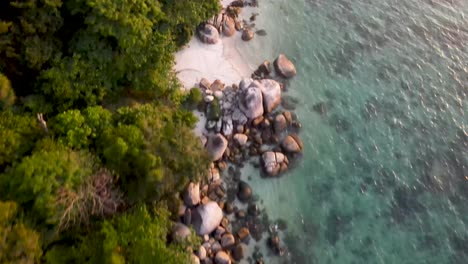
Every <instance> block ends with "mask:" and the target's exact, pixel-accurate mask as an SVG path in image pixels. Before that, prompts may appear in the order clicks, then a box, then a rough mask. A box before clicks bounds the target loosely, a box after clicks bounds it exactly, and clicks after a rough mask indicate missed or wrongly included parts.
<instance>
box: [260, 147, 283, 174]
mask: <svg viewBox="0 0 468 264" xmlns="http://www.w3.org/2000/svg"><path fill="white" fill-rule="evenodd" d="M262 162H263V168H264V170H265V172H266V173H267V174H268V175H269V176H276V175H278V173H281V172H284V171H285V170H286V169H287V166H288V164H289V160H288V158H287V157H286V156H285V155H284V154H283V153H281V152H273V151H267V152H265V153H263V154H262Z"/></svg>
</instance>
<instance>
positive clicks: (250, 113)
mask: <svg viewBox="0 0 468 264" xmlns="http://www.w3.org/2000/svg"><path fill="white" fill-rule="evenodd" d="M239 96H240V98H239V108H240V109H241V110H242V112H243V113H244V115H245V116H246V117H247V118H249V119H255V118H257V117H259V116H261V115H263V96H262V91H261V90H260V88H258V86H256V85H254V86H250V87H248V88H246V89H243V90H241V91H240V94H239Z"/></svg>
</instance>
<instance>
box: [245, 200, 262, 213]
mask: <svg viewBox="0 0 468 264" xmlns="http://www.w3.org/2000/svg"><path fill="white" fill-rule="evenodd" d="M247 212H248V214H249V215H251V216H259V215H260V208H259V207H258V205H257V204H254V203H252V204H250V205H249V207H248V208H247Z"/></svg>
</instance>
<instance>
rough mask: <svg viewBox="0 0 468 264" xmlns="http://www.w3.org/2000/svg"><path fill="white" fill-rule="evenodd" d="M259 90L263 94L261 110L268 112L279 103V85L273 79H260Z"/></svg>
mask: <svg viewBox="0 0 468 264" xmlns="http://www.w3.org/2000/svg"><path fill="white" fill-rule="evenodd" d="M260 90H261V91H262V96H263V110H264V111H265V113H270V112H271V111H273V110H274V109H275V108H276V107H277V106H278V105H279V104H280V103H281V86H280V84H279V83H278V82H277V81H275V80H270V79H263V80H261V81H260Z"/></svg>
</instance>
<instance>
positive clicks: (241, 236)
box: [237, 227, 250, 241]
mask: <svg viewBox="0 0 468 264" xmlns="http://www.w3.org/2000/svg"><path fill="white" fill-rule="evenodd" d="M249 235H250V231H249V229H248V228H247V227H242V228H241V229H239V231H238V232H237V237H239V240H240V241H244V240H245V239H247V238H248V237H249Z"/></svg>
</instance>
